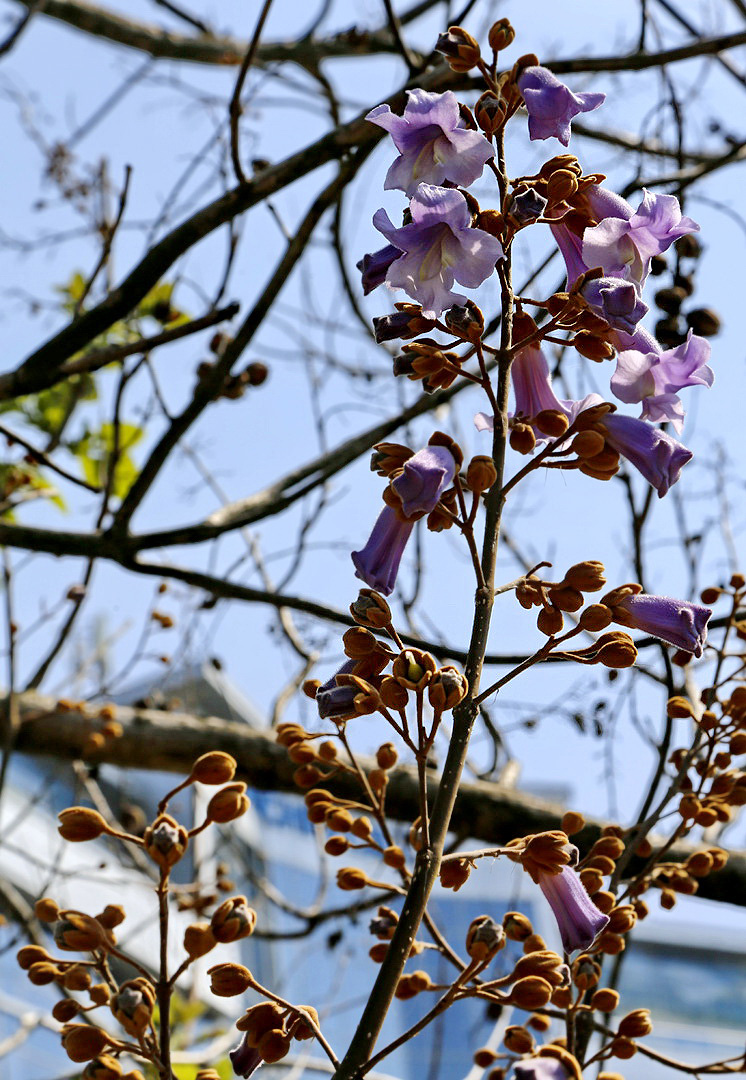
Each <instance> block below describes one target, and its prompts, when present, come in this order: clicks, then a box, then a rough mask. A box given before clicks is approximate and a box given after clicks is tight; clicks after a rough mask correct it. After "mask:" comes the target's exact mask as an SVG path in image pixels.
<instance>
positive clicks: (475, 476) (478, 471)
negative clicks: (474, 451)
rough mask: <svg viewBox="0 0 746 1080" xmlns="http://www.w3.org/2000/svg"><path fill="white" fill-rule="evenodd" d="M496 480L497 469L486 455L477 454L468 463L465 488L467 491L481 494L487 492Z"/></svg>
mask: <svg viewBox="0 0 746 1080" xmlns="http://www.w3.org/2000/svg"><path fill="white" fill-rule="evenodd" d="M496 480H497V469H496V468H495V463H494V461H493V460H492V458H491V457H489V456H488V455H487V454H478V455H477V456H476V457H473V458H472V459H471V461H470V462H469V465H468V467H467V469H466V486H467V487H468V489H469V491H475V492H476V493H477V494H481V493H482V492H483V491H489V490H490V488H491V487H492V486H493V484H494V483H495V481H496Z"/></svg>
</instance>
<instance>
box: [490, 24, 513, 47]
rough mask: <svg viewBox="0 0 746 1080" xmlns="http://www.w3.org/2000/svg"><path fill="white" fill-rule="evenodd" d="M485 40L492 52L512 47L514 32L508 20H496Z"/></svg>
mask: <svg viewBox="0 0 746 1080" xmlns="http://www.w3.org/2000/svg"><path fill="white" fill-rule="evenodd" d="M487 40H488V42H489V45H490V48H491V49H492V51H493V52H502V50H503V49H507V47H508V46H509V45H512V44H513V41H514V40H515V30H514V29H513V27H512V26H511V24H510V19H498V20H497V22H496V23H493V24H492V26H491V27H490V32H489V34H488V35H487Z"/></svg>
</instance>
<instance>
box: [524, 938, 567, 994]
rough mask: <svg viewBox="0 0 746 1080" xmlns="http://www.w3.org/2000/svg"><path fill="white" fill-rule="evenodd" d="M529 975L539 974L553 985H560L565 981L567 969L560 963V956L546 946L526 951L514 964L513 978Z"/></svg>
mask: <svg viewBox="0 0 746 1080" xmlns="http://www.w3.org/2000/svg"><path fill="white" fill-rule="evenodd" d="M526 940H529V939H528V938H527V939H526ZM542 944H544V943H543V942H542ZM524 947H525V942H524ZM529 975H539V976H541V978H542V979H546V980H547V982H548V983H550V984H551V985H552V986H553V987H556V986H562V984H563V983H565V982H566V981H567V969H566V967H565V966H564V964H563V963H562V957H561V956H558V955H557V953H556V952H552V951H551V949H546V948H542V949H537V950H535V951H533V952H528V953H526V954H525V955H524V956H522V957H521V958H520V960H519V961H518V962H517V964H516V965H515V968H514V969H513V978H514V979H525V978H527V977H528V976H529Z"/></svg>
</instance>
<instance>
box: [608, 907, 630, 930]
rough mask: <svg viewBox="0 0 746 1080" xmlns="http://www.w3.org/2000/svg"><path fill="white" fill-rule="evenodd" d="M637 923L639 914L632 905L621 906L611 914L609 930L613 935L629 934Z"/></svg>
mask: <svg viewBox="0 0 746 1080" xmlns="http://www.w3.org/2000/svg"><path fill="white" fill-rule="evenodd" d="M636 922H637V912H636V911H635V909H634V908H633V907H632V905H631V904H620V905H619V907H615V908H613V909H612V910H611V911H610V912H609V927H608V928H609V930H610V931H611V932H612V933H613V934H628V933H629V931H630V930H631V929H632V927H633V926H634V925H635V923H636Z"/></svg>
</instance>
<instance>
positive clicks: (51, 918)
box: [34, 896, 60, 923]
mask: <svg viewBox="0 0 746 1080" xmlns="http://www.w3.org/2000/svg"><path fill="white" fill-rule="evenodd" d="M34 914H35V915H36V917H37V919H38V920H39V922H45V923H53V922H56V921H57V919H58V918H59V916H60V906H59V904H58V903H57V901H56V900H52V899H51V898H50V897H48V896H43V897H42V898H41V899H40V900H37V901H36V903H35V904H34Z"/></svg>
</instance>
